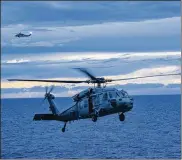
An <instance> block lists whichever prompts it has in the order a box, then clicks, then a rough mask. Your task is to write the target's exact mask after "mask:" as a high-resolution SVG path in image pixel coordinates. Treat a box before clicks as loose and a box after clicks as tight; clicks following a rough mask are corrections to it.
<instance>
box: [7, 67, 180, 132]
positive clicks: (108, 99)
mask: <svg viewBox="0 0 182 160" xmlns="http://www.w3.org/2000/svg"><path fill="white" fill-rule="evenodd" d="M76 69H78V70H79V71H80V72H82V73H84V74H86V75H87V77H89V79H88V80H80V81H76V80H74V81H72V80H71V81H70V80H40V79H34V80H33V79H8V81H30V82H33V81H34V82H51V83H88V84H89V83H91V84H94V87H90V88H87V89H86V90H83V91H81V92H80V93H77V94H76V95H74V96H73V97H72V99H73V102H74V105H73V106H71V107H70V108H68V109H66V110H64V111H63V112H61V113H60V111H59V110H58V109H57V107H56V105H55V103H54V99H55V96H54V95H53V94H52V93H51V92H52V91H53V88H54V86H52V88H50V90H49V91H48V87H46V93H45V96H44V100H46V99H47V101H48V103H49V109H50V111H51V112H52V113H51V114H35V115H34V118H33V120H35V121H40V120H56V121H62V122H64V126H63V128H62V132H65V129H66V124H67V122H71V121H75V120H79V119H87V118H89V119H92V121H93V122H96V121H97V120H98V118H100V117H103V116H107V115H111V114H116V113H118V114H119V120H120V121H124V120H125V113H126V112H129V111H131V110H132V109H133V104H134V99H133V98H132V97H131V96H130V95H129V94H128V93H127V92H126V91H124V90H118V89H116V88H107V87H106V83H108V82H113V81H122V80H131V79H140V78H149V77H157V76H172V75H181V73H175V74H162V75H152V76H143V77H131V78H123V79H105V78H103V77H101V78H98V77H95V76H94V75H93V74H91V73H90V72H88V70H86V69H85V68H76ZM95 84H96V86H95ZM102 84H103V86H102Z"/></svg>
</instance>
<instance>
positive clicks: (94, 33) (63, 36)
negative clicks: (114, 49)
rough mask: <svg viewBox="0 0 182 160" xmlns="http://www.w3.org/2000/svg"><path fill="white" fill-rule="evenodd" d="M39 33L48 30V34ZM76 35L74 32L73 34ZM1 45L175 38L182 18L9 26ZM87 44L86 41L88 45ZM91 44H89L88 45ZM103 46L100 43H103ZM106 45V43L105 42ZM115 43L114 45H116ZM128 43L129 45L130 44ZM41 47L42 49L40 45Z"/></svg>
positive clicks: (42, 44)
mask: <svg viewBox="0 0 182 160" xmlns="http://www.w3.org/2000/svg"><path fill="white" fill-rule="evenodd" d="M21 30H26V31H28V30H29V31H32V32H34V35H32V37H30V38H27V39H22V38H19V39H17V38H15V37H14V35H15V33H17V32H19V31H21ZM39 30H47V31H46V32H45V33H44V32H42V31H39ZM71 31H73V32H71ZM1 33H2V42H3V43H2V44H4V45H6V46H7V44H9V46H22V47H25V46H31V47H33V46H34V47H36V46H45V47H46V46H48V47H50V46H52V47H53V46H56V45H57V44H65V43H68V44H72V42H75V41H76V42H80V43H82V42H81V41H80V40H84V39H90V43H92V41H91V40H93V38H95V39H97V40H98V39H99V38H108V39H112V38H114V39H115V41H116V40H117V38H119V37H120V38H123V39H127V38H132V37H135V38H138V39H142V37H143V38H146V37H150V38H154V37H155V38H159V37H160V38H161V37H163V38H170V37H171V38H172V37H173V38H174V37H179V35H180V17H172V18H165V19H157V20H145V21H139V22H107V23H101V24H91V25H77V26H59V25H54V26H53V27H47V26H34V25H22V24H18V25H9V26H5V27H2V32H1ZM85 42H86V41H85ZM87 43H89V42H87ZM100 43H101V42H100ZM102 43H104V41H103V42H102ZM113 43H114V42H113ZM128 43H129V42H128ZM40 44H41V45H40Z"/></svg>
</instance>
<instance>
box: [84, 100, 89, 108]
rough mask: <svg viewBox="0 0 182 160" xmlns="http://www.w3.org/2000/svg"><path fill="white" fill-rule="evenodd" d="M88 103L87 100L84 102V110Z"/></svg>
mask: <svg viewBox="0 0 182 160" xmlns="http://www.w3.org/2000/svg"><path fill="white" fill-rule="evenodd" d="M87 104H88V101H87V99H85V100H84V108H87Z"/></svg>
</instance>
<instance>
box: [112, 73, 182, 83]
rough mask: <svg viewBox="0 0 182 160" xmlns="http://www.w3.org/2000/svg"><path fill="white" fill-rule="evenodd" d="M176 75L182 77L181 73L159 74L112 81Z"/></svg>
mask: <svg viewBox="0 0 182 160" xmlns="http://www.w3.org/2000/svg"><path fill="white" fill-rule="evenodd" d="M174 75H181V73H174V74H159V75H152V76H142V77H130V78H122V79H111V80H109V81H110V82H112V81H124V80H132V79H141V78H149V77H162V76H174Z"/></svg>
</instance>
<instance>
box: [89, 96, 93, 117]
mask: <svg viewBox="0 0 182 160" xmlns="http://www.w3.org/2000/svg"><path fill="white" fill-rule="evenodd" d="M93 107H94V106H93V101H92V97H91V96H90V97H89V98H88V112H89V114H91V113H92V112H93Z"/></svg>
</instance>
